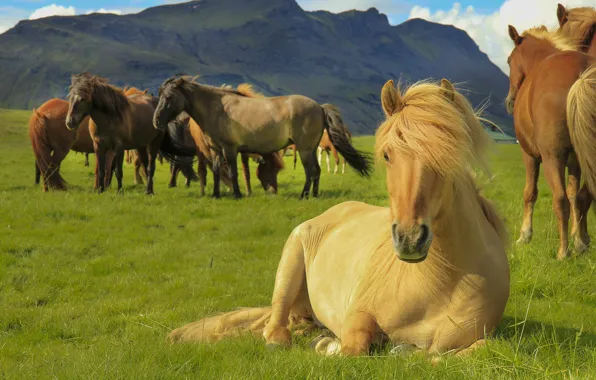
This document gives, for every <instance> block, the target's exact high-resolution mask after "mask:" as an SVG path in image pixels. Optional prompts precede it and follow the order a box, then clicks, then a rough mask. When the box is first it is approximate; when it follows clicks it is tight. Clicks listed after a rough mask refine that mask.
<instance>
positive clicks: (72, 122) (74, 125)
mask: <svg viewBox="0 0 596 380" xmlns="http://www.w3.org/2000/svg"><path fill="white" fill-rule="evenodd" d="M65 124H66V128H67V129H68V130H69V131H74V130H75V129H77V128H78V127H79V124H80V123H77V122H76V121H75V120H74V119H73V118H72V117H67V118H66V123H65Z"/></svg>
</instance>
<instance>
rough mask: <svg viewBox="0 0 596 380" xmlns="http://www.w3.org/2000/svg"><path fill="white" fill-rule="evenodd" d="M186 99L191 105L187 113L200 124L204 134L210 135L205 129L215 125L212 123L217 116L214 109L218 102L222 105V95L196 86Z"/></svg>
mask: <svg viewBox="0 0 596 380" xmlns="http://www.w3.org/2000/svg"><path fill="white" fill-rule="evenodd" d="M186 99H187V101H188V105H189V109H188V110H186V113H188V114H189V115H190V116H191V117H192V118H193V119H194V120H195V121H196V122H197V124H199V126H200V127H201V129H202V130H203V132H207V133H208V130H206V129H205V128H209V127H210V126H212V125H215V123H214V122H213V121H212V119H214V118H215V117H214V115H215V114H216V112H214V111H215V110H214V109H213V108H214V106H215V105H216V104H218V102H219V103H221V94H219V93H217V92H215V91H213V90H212V89H210V88H208V87H205V86H201V85H195V86H194V87H193V91H192V92H190V93H187V94H186Z"/></svg>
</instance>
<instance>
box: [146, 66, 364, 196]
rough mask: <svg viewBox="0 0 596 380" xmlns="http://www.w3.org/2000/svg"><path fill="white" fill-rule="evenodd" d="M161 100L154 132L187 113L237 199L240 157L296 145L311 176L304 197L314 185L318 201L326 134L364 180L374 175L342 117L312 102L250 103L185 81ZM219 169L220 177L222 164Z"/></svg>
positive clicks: (174, 81)
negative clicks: (226, 172) (220, 159)
mask: <svg viewBox="0 0 596 380" xmlns="http://www.w3.org/2000/svg"><path fill="white" fill-rule="evenodd" d="M159 96H160V99H159V104H158V106H157V109H156V111H155V115H154V119H153V120H154V121H153V122H154V125H155V127H156V128H157V129H159V130H164V129H165V128H166V125H167V123H168V122H169V121H170V120H172V119H173V118H174V117H176V115H178V114H180V112H182V111H186V112H187V113H188V114H189V115H190V116H191V117H192V118H193V119H194V120H195V121H196V122H197V123H198V124H199V125H200V126H201V127H202V128H203V132H204V133H205V134H206V135H207V136H209V138H210V139H211V140H212V141H213V143H214V147H213V148H214V149H215V150H216V151H217V152H218V153H221V154H222V155H223V156H224V157H225V160H226V161H227V162H228V164H229V165H230V171H231V177H232V183H233V191H234V196H235V197H236V198H240V197H241V196H242V194H241V193H240V188H239V186H238V167H237V163H236V156H237V154H238V152H240V153H258V154H260V155H263V154H267V153H272V152H277V151H279V150H281V149H283V148H285V147H286V146H288V145H290V144H292V143H295V144H296V148H297V150H298V152H299V154H300V159H301V160H302V163H303V166H304V170H305V175H306V181H305V184H304V189H303V190H302V193H301V195H300V197H301V198H305V197H308V195H309V193H310V189H311V185H312V193H313V196H315V197H316V196H318V193H319V179H320V172H321V168H320V167H319V164H318V162H317V157H316V154H317V152H316V149H317V145H318V143H319V141H320V139H321V136H322V135H323V130H324V129H327V130H328V131H329V135H330V137H331V141H332V142H333V144H334V146H335V148H336V149H337V150H338V151H339V152H340V153H341V154H342V155H343V156H344V157H345V158H346V161H347V162H348V164H349V165H350V166H352V167H353V168H354V169H356V170H357V171H358V173H359V174H361V175H363V176H369V175H370V171H371V169H372V166H371V164H372V162H371V160H370V158H369V157H368V156H367V155H366V154H365V153H362V152H360V151H358V150H356V149H355V148H354V147H353V146H352V144H351V143H350V141H349V140H348V139H347V138H346V135H345V131H346V128H345V126H344V124H343V121H342V120H341V117H339V113H337V112H333V113H330V112H328V109H329V108H323V107H322V106H320V105H319V104H318V103H317V102H315V101H314V100H312V99H309V98H307V97H304V96H301V95H290V96H281V97H274V98H266V97H263V98H261V97H249V96H246V95H245V94H242V93H241V92H239V91H236V90H232V89H227V88H220V87H212V86H207V85H203V84H199V83H196V82H194V81H193V80H191V79H189V78H188V77H185V76H183V77H177V76H174V77H172V78H169V79H167V80H166V81H165V82H164V83H163V84H162V85H161V87H160V89H159ZM214 168H215V169H216V171H217V170H218V168H219V164H218V163H217V164H216V165H215V166H214ZM215 179H216V181H217V176H216V177H215ZM215 185H216V186H218V184H217V183H216V184H215ZM214 196H217V194H214Z"/></svg>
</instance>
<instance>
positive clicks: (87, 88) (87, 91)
mask: <svg viewBox="0 0 596 380" xmlns="http://www.w3.org/2000/svg"><path fill="white" fill-rule="evenodd" d="M92 80H93V77H92V76H91V75H90V74H89V73H82V74H76V75H73V76H72V77H71V84H70V89H69V92H68V102H69V106H68V114H67V115H66V128H68V129H69V130H76V129H77V128H78V127H79V125H80V124H81V122H82V121H83V119H84V118H85V117H86V116H88V115H89V114H90V113H91V108H92V106H93V83H92Z"/></svg>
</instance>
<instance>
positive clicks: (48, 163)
mask: <svg viewBox="0 0 596 380" xmlns="http://www.w3.org/2000/svg"><path fill="white" fill-rule="evenodd" d="M47 121H48V119H47V117H46V115H44V114H43V113H41V112H39V111H38V110H35V109H34V110H33V115H31V118H30V119H29V139H30V140H31V146H32V147H33V154H34V155H35V161H36V163H37V167H38V168H39V171H40V173H41V175H42V176H43V181H44V189H45V188H46V186H47V187H49V188H50V189H55V190H66V188H67V183H66V181H65V180H64V178H62V176H61V175H60V171H59V169H60V164H58V165H55V163H54V160H53V159H52V147H51V145H50V142H49V140H48V134H47ZM65 128H66V127H65Z"/></svg>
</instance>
